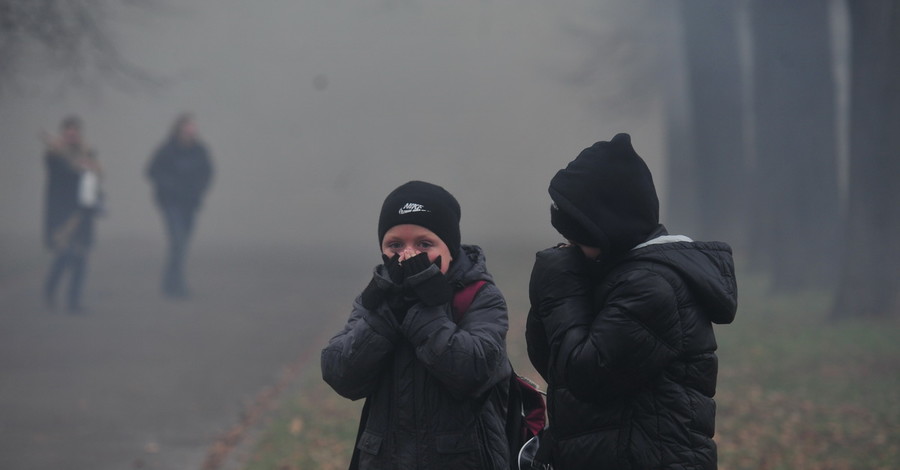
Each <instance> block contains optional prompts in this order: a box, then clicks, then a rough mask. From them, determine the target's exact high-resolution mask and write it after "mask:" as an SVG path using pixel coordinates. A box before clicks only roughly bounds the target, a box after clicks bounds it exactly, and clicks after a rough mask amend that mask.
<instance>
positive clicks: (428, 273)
mask: <svg viewBox="0 0 900 470" xmlns="http://www.w3.org/2000/svg"><path fill="white" fill-rule="evenodd" d="M403 273H404V275H405V280H404V285H405V286H407V287H408V288H409V289H410V291H412V293H413V294H414V296H415V297H416V298H417V299H418V300H419V301H420V302H422V303H423V304H425V305H427V306H429V307H435V306H438V305H443V304H446V303H448V302H450V301H451V300H453V287H452V286H450V283H449V282H448V281H447V277H446V276H444V274H443V273H442V272H441V257H440V256H438V257H437V258H435V260H434V262H432V261H430V260H429V259H428V254H427V253H419V254H418V255H416V256H413V257H412V258H409V259H407V260H405V261H404V262H403Z"/></svg>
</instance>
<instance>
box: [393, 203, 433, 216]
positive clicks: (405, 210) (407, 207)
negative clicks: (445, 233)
mask: <svg viewBox="0 0 900 470" xmlns="http://www.w3.org/2000/svg"><path fill="white" fill-rule="evenodd" d="M412 212H431V211H430V210H428V209H426V208H425V206H423V205H422V204H416V203H414V202H407V203H406V204H404V205H403V207H401V208H400V210H399V211H397V213H398V214H400V215H404V214H409V213H412Z"/></svg>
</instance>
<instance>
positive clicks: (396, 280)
mask: <svg viewBox="0 0 900 470" xmlns="http://www.w3.org/2000/svg"><path fill="white" fill-rule="evenodd" d="M381 258H382V259H383V260H384V269H383V272H384V275H381V274H379V272H378V269H377V268H376V271H375V274H374V275H373V276H372V280H371V281H369V285H367V286H366V288H365V289H363V292H362V296H361V299H360V300H361V301H362V305H363V307H365V308H366V309H368V310H374V309H376V308H378V306H379V305H381V303H382V302H384V300H385V298H386V297H387V296H388V293H389V292H390V291H391V290H397V291H399V286H400V285H401V284H402V283H403V268H402V267H401V266H400V256H399V255H394V256H393V257H391V258H388V257H387V256H386V255H381Z"/></svg>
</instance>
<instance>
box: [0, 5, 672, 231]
mask: <svg viewBox="0 0 900 470" xmlns="http://www.w3.org/2000/svg"><path fill="white" fill-rule="evenodd" d="M660 8H662V9H663V10H664V9H665V8H666V7H660ZM647 10H648V9H647V7H646V4H645V2H607V3H605V4H604V5H602V6H596V5H594V4H593V2H587V1H581V0H572V1H567V2H554V3H553V4H552V5H551V4H547V3H545V2H536V1H526V2H513V1H463V2H452V3H446V2H418V1H401V0H396V1H382V2H359V1H341V2H291V1H275V0H272V1H265V2H242V1H236V0H228V1H212V0H191V1H185V2H178V3H177V5H176V4H172V3H171V2H170V3H161V4H160V5H159V6H157V7H155V8H151V9H150V10H149V11H143V10H141V11H133V10H124V11H122V12H120V13H121V16H120V17H118V18H116V19H115V25H116V28H117V29H116V38H117V40H118V44H119V46H120V49H121V52H122V53H123V55H125V56H126V57H127V58H128V59H129V60H130V61H131V62H133V63H135V64H139V65H140V66H141V67H143V68H145V69H147V70H149V71H150V72H151V73H153V74H155V75H157V76H159V77H162V78H164V79H165V85H164V86H162V87H160V88H145V87H139V86H130V87H127V89H119V88H115V87H112V86H109V85H108V84H104V83H100V84H99V85H97V86H95V87H90V88H89V89H80V88H72V87H68V88H65V90H64V92H61V93H60V92H57V91H56V90H57V87H56V83H57V82H58V80H55V79H53V78H52V76H50V74H42V75H41V77H43V78H39V79H34V80H31V79H28V80H23V81H22V82H21V83H19V84H18V85H17V88H16V89H15V90H14V91H13V92H8V93H7V94H5V95H3V96H2V99H0V137H2V141H3V161H4V170H3V172H2V177H0V178H2V186H3V189H2V193H0V195H2V198H3V202H2V203H0V211H2V219H3V223H2V230H3V232H4V235H6V236H8V237H14V238H24V237H33V238H34V239H35V240H36V241H37V240H38V237H37V233H38V232H39V229H40V213H41V203H42V190H43V168H42V161H41V159H40V157H41V154H42V147H41V144H40V143H39V141H38V140H37V138H36V136H37V134H38V132H39V131H40V130H41V129H46V130H53V131H55V129H56V126H57V124H58V122H59V119H60V118H61V117H62V116H63V115H65V114H68V113H78V114H80V115H82V116H83V118H84V121H85V135H86V138H87V140H88V141H89V142H90V143H91V144H92V145H93V146H95V147H96V148H97V150H98V154H99V158H100V160H101V162H102V164H103V165H104V167H105V170H106V181H105V187H106V192H107V196H108V207H109V216H108V217H107V218H106V219H105V220H102V221H101V222H100V224H99V226H98V235H99V237H100V243H101V244H100V245H99V246H100V249H102V241H103V239H104V238H129V239H135V240H147V239H153V240H157V239H161V238H162V230H161V228H160V224H159V220H158V216H157V214H156V211H155V210H154V207H153V205H152V200H151V197H150V187H149V185H148V184H147V182H146V180H145V179H144V177H143V168H144V165H145V164H146V162H147V159H148V157H149V155H150V154H151V152H152V151H153V150H154V148H155V147H156V146H157V145H159V143H160V142H161V140H162V139H163V138H164V136H165V134H166V133H167V131H168V128H169V126H170V124H171V122H172V120H173V119H174V117H175V115H176V114H177V113H178V112H181V111H186V110H187V111H192V112H194V113H195V114H196V116H197V121H198V125H199V128H200V131H201V135H202V136H203V138H204V139H205V140H206V141H207V143H208V145H209V146H210V148H211V150H212V153H213V157H214V159H215V164H216V170H217V172H216V177H215V181H214V185H213V189H212V192H211V194H210V197H209V198H208V200H207V202H206V210H205V211H204V212H203V213H201V218H200V221H199V226H198V227H199V230H198V240H197V243H204V240H206V241H210V242H212V241H215V242H221V243H230V244H240V245H243V244H255V243H269V244H298V245H299V244H302V245H317V244H322V245H323V246H328V247H329V249H334V248H335V247H338V248H339V247H340V246H342V245H347V244H352V245H358V244H360V243H371V244H372V246H373V249H374V246H375V243H376V240H375V238H376V235H375V234H376V230H375V228H376V223H377V217H378V210H379V209H380V205H381V201H382V199H383V198H384V196H385V195H386V194H387V193H388V192H389V191H390V190H391V189H393V188H394V187H396V186H397V185H399V184H401V183H403V182H405V181H407V180H411V179H424V180H428V181H431V182H434V183H437V184H440V185H442V186H444V187H446V188H447V189H448V190H449V191H450V192H451V193H453V194H454V195H456V196H457V198H458V199H459V200H460V203H461V206H462V213H463V217H462V231H463V241H464V242H468V243H485V242H488V241H491V242H494V243H499V242H504V241H507V240H509V241H515V242H516V244H527V245H532V244H533V245H534V248H539V247H540V246H541V245H542V244H547V243H550V242H552V241H553V240H555V239H556V238H558V236H557V235H555V233H554V231H553V229H552V228H551V227H550V224H549V217H548V207H549V202H550V201H549V197H548V196H547V193H546V187H547V184H548V183H549V179H550V177H551V176H552V175H553V173H554V172H555V171H556V170H557V169H558V168H561V167H563V166H565V164H566V163H567V162H568V161H570V160H571V159H573V158H574V157H575V156H576V155H577V153H578V152H579V151H580V150H581V149H583V148H584V147H587V146H589V145H591V144H592V143H593V142H594V141H596V140H608V139H609V138H611V137H612V136H613V135H614V134H615V133H616V132H630V133H631V134H632V136H633V141H634V143H635V147H636V149H637V151H638V152H639V153H640V154H641V155H642V156H643V157H644V158H645V159H646V160H647V161H648V163H649V165H650V166H651V169H652V170H653V171H654V174H655V176H656V180H657V186H658V188H657V189H658V190H659V191H660V194H665V193H664V192H663V190H664V188H663V186H664V185H665V182H664V170H665V169H664V168H663V166H662V158H661V154H662V148H663V135H662V123H661V118H660V114H661V113H660V112H659V111H658V107H659V106H658V104H659V102H660V101H661V100H660V98H659V97H657V96H655V95H653V94H650V93H644V92H641V93H640V94H635V90H636V89H637V90H638V91H640V90H642V89H641V88H640V87H637V88H635V85H634V83H632V82H633V81H634V77H635V76H636V75H639V74H641V73H646V74H648V75H649V74H657V73H658V72H659V70H649V69H648V68H647V66H646V64H647V63H650V62H653V61H654V60H656V59H658V58H659V57H660V56H664V55H666V54H667V52H666V51H665V50H663V51H660V50H657V49H655V48H654V47H651V46H650V45H649V44H648V43H647V42H646V41H645V40H644V39H646V37H647V34H649V33H647V32H646V30H651V29H655V30H656V32H655V33H653V34H656V35H657V36H656V37H658V36H659V35H665V34H670V33H671V31H669V30H668V29H667V28H671V26H670V25H668V23H666V22H660V21H659V20H658V19H657V20H654V19H653V18H644V17H641V16H640V15H642V14H643V15H645V14H646V11H647ZM654 22H655V23H657V24H655V26H654V24H653V23H654ZM623 23H631V24H646V25H647V28H646V30H644V31H643V32H642V29H641V28H636V29H635V28H632V29H631V30H629V31H625V30H624V29H623V28H622V27H621V25H622V24H623ZM585 30H587V31H591V32H592V34H593V35H592V36H588V37H587V39H586V38H585V35H584V34H583V33H582V32H583V31H585ZM642 35H643V36H642ZM661 42H663V43H664V42H665V41H661ZM670 42H671V41H670ZM657 46H658V44H657ZM598 49H600V50H602V52H609V54H605V58H604V59H603V61H602V63H601V64H597V65H599V66H597V67H593V68H591V74H590V77H588V78H587V79H585V77H584V76H583V73H582V72H583V70H584V69H585V67H586V65H585V64H586V61H589V60H590V59H591V57H594V56H596V55H597V50H598ZM606 56H608V57H606ZM657 62H659V61H658V60H657ZM663 63H665V62H664V61H663ZM589 65H590V64H589ZM641 67H644V68H641ZM579 74H582V75H579ZM645 79H646V78H645ZM48 90H50V91H48ZM663 204H665V203H664V202H663Z"/></svg>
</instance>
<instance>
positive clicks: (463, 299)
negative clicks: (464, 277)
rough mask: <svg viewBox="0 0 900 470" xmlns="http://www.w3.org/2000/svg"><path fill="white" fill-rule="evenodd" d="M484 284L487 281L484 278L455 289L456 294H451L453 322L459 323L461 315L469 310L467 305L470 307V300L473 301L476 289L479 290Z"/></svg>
mask: <svg viewBox="0 0 900 470" xmlns="http://www.w3.org/2000/svg"><path fill="white" fill-rule="evenodd" d="M485 284H487V281H485V280H481V281H475V282H473V283H471V284H469V285H467V286H466V287H463V288H462V289H461V290H459V291H457V292H456V294H453V321H454V322H456V323H459V321H460V320H462V317H463V315H465V314H466V312H467V311H469V307H471V306H472V302H474V301H475V295H476V294H478V291H480V290H481V288H482V287H484V285H485Z"/></svg>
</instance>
